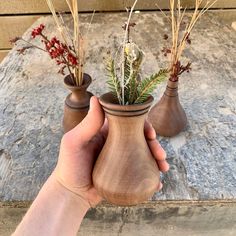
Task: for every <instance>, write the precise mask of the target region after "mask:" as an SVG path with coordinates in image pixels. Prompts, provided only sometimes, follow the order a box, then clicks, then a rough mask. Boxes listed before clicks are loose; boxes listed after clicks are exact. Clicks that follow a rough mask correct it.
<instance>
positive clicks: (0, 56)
mask: <svg viewBox="0 0 236 236" xmlns="http://www.w3.org/2000/svg"><path fill="white" fill-rule="evenodd" d="M9 52H10V50H0V63H1V61H2V60H3V59H4V58H5V56H6V55H7V54H8V53H9Z"/></svg>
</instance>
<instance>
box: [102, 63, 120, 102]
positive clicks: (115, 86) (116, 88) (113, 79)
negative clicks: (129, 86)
mask: <svg viewBox="0 0 236 236" xmlns="http://www.w3.org/2000/svg"><path fill="white" fill-rule="evenodd" d="M106 70H107V71H108V73H109V74H108V80H107V84H108V86H109V89H110V90H111V91H112V92H113V93H114V95H116V96H117V99H118V101H119V103H120V102H121V96H120V93H121V87H120V81H119V79H118V78H117V76H116V70H115V63H114V60H113V59H111V60H109V61H108V63H107V67H106Z"/></svg>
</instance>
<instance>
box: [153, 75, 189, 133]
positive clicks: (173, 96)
mask: <svg viewBox="0 0 236 236" xmlns="http://www.w3.org/2000/svg"><path fill="white" fill-rule="evenodd" d="M148 120H149V121H150V122H151V124H152V125H153V127H154V129H155V130H156V133H157V134H159V135H161V136H164V137H173V136H175V135H177V134H178V133H180V132H181V131H183V130H184V129H185V127H186V126H187V117H186V114H185V111H184V109H183V107H182V106H181V104H180V101H179V96H178V81H177V82H172V81H170V80H168V83H167V87H166V90H165V92H164V94H163V96H162V98H161V99H160V101H159V102H158V103H157V104H156V105H154V106H153V107H152V109H151V110H150V112H149V115H148Z"/></svg>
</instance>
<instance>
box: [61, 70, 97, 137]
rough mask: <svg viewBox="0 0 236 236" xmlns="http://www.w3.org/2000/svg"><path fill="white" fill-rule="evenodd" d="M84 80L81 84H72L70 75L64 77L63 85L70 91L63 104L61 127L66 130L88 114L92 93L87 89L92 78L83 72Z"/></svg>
mask: <svg viewBox="0 0 236 236" xmlns="http://www.w3.org/2000/svg"><path fill="white" fill-rule="evenodd" d="M83 79H84V82H83V84H82V85H81V86H73V85H72V83H71V80H70V76H69V75H67V76H66V77H65V79H64V84H65V86H66V87H67V88H68V89H69V90H70V91H71V93H70V94H69V95H68V96H67V97H66V100H65V104H64V117H63V129H64V132H65V133H66V132H68V131H70V130H71V129H73V128H74V127H75V126H76V125H78V124H79V123H80V122H81V121H82V120H83V119H84V117H85V116H86V115H87V114H88V110H89V103H90V98H91V97H92V96H93V94H92V93H90V92H88V91H87V88H88V86H89V85H90V84H91V82H92V79H91V77H90V76H89V75H88V74H85V73H84V74H83Z"/></svg>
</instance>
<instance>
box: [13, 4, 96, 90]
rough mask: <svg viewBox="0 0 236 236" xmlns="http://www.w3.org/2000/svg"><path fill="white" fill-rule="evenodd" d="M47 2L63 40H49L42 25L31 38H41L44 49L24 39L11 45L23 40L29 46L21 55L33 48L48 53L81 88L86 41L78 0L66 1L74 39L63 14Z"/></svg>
mask: <svg viewBox="0 0 236 236" xmlns="http://www.w3.org/2000/svg"><path fill="white" fill-rule="evenodd" d="M46 2H47V4H48V7H49V9H50V11H51V13H52V16H53V19H54V21H55V23H56V26H57V28H58V30H59V32H60V36H61V38H62V40H59V39H58V38H57V37H53V38H51V39H49V38H48V37H47V36H46V35H45V33H44V30H45V25H43V24H40V25H39V26H38V27H36V28H34V29H33V30H32V32H31V37H32V39H34V38H36V37H41V41H42V43H43V44H44V48H41V47H38V46H36V45H34V44H33V43H32V42H31V41H27V40H25V39H23V38H22V37H16V38H14V39H12V40H11V43H16V42H17V41H19V40H21V41H24V42H25V43H26V44H27V46H24V47H23V48H21V49H18V52H19V53H21V54H23V53H24V52H25V50H27V49H29V48H32V47H34V48H38V49H40V50H43V51H45V52H47V53H48V54H49V55H50V57H51V59H53V60H55V61H56V63H57V65H59V66H60V70H59V71H58V72H59V73H61V74H63V75H65V69H66V68H67V69H68V71H69V75H70V80H71V83H72V85H74V86H81V85H82V84H83V66H84V39H83V36H82V34H81V32H80V23H79V17H78V2H77V0H66V2H67V5H68V7H69V9H70V12H71V15H72V18H73V26H74V27H73V38H72V37H71V36H70V34H69V32H68V29H67V26H66V25H65V22H64V20H63V18H62V16H61V14H59V15H57V13H56V10H55V7H54V5H53V2H52V0H46ZM91 21H92V19H91Z"/></svg>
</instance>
